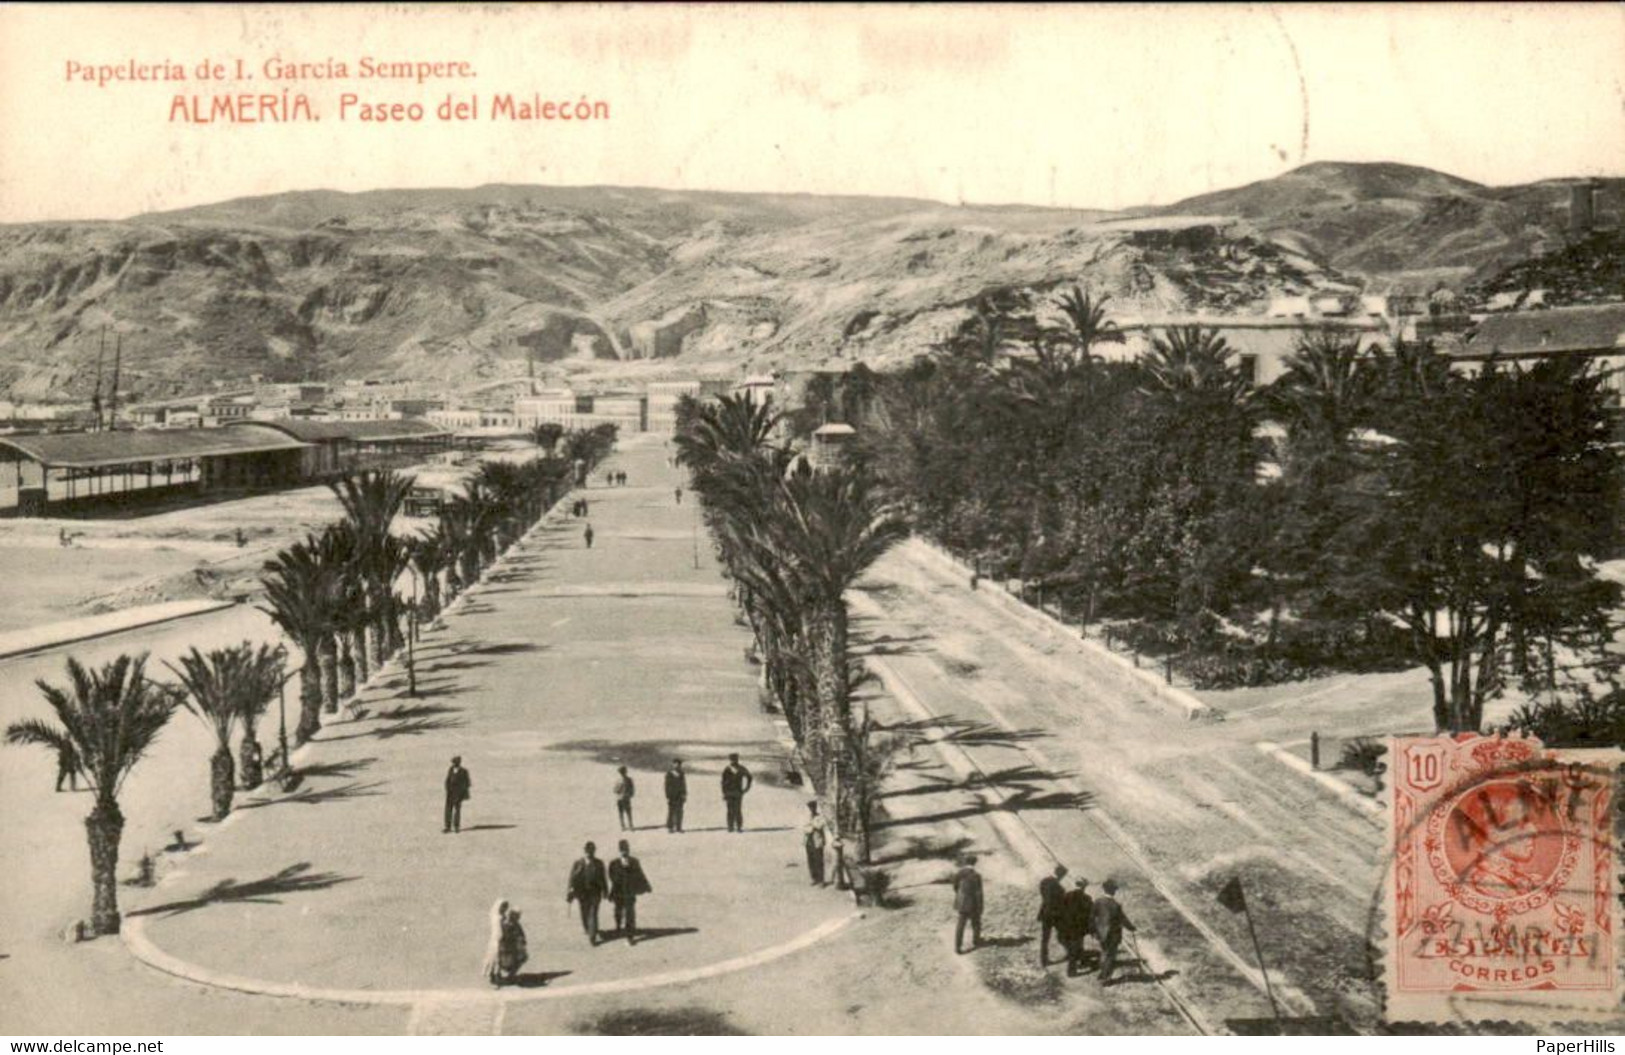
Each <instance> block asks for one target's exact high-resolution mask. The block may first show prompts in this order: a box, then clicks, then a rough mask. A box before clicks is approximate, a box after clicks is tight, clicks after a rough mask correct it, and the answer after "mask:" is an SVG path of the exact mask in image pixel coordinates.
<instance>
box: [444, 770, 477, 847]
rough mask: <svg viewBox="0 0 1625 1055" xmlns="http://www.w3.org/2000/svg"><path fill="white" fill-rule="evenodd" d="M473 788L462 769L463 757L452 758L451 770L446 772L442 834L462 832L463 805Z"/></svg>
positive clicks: (471, 782) (466, 773) (466, 771)
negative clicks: (444, 817)
mask: <svg viewBox="0 0 1625 1055" xmlns="http://www.w3.org/2000/svg"><path fill="white" fill-rule="evenodd" d="M473 786H474V784H473V781H472V780H470V779H469V776H468V770H466V769H464V768H463V756H462V755H455V756H453V757H452V760H451V768H450V769H448V770H446V823H445V826H444V827H442V828H441V829H440V830H441V831H442V832H460V831H462V830H463V803H465V802H467V801H468V796H469V793H470V790H471V789H472V788H473Z"/></svg>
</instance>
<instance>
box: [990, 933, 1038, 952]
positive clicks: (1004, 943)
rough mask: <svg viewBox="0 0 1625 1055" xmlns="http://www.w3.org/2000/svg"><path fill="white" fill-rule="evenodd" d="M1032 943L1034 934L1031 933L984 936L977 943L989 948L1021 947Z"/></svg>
mask: <svg viewBox="0 0 1625 1055" xmlns="http://www.w3.org/2000/svg"><path fill="white" fill-rule="evenodd" d="M1032 943H1033V936H1032V935H1031V934H1022V935H1019V936H1017V935H1005V936H1000V937H997V938H987V937H984V938H983V939H982V940H981V941H979V942H977V943H976V946H977V948H988V949H1019V948H1020V947H1021V946H1023V945H1031V944H1032Z"/></svg>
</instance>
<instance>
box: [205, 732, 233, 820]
mask: <svg viewBox="0 0 1625 1055" xmlns="http://www.w3.org/2000/svg"><path fill="white" fill-rule="evenodd" d="M236 790H237V766H236V765H235V764H234V763H233V762H232V760H231V748H230V747H229V746H227V745H225V744H221V745H220V748H219V749H218V750H216V751H215V753H214V755H213V757H211V758H210V759H209V803H210V805H211V806H213V808H214V819H215V820H217V821H223V820H225V819H226V816H227V815H228V814H230V813H231V797H232V794H233V793H234V792H235V791H236Z"/></svg>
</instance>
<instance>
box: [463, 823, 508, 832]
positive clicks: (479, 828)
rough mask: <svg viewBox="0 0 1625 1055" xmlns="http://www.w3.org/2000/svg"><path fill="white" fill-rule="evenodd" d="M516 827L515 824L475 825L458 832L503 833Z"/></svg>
mask: <svg viewBox="0 0 1625 1055" xmlns="http://www.w3.org/2000/svg"><path fill="white" fill-rule="evenodd" d="M517 827H519V825H517V824H475V825H471V826H470V827H467V828H462V829H459V830H460V831H464V832H505V831H508V830H510V829H513V828H517Z"/></svg>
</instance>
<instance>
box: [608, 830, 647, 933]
mask: <svg viewBox="0 0 1625 1055" xmlns="http://www.w3.org/2000/svg"><path fill="white" fill-rule="evenodd" d="M620 850H621V856H619V857H617V858H615V860H613V861H611V862H610V863H609V899H610V900H611V901H613V902H615V929H616V930H618V931H620V932H621V933H622V934H625V935H626V943H627V944H628V945H632V944H635V943H636V940H637V933H638V898H640V897H642V896H643V895H644V894H649V893H653V892H654V887H652V886H650V885H649V880H648V878H647V877H646V876H644V874H643V865H642V863H641V862H639V861H638V859H637V858H636V857H633V856H632V847H631V846H630V845H629V844H628V843H627V841H626V840H625V839H622V840H621V845H620Z"/></svg>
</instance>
